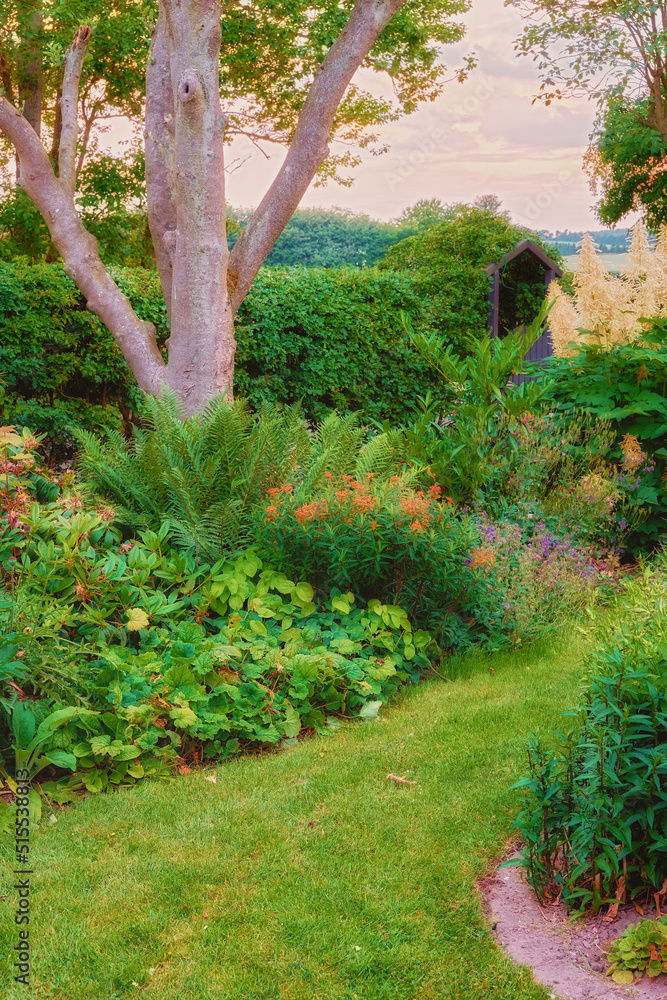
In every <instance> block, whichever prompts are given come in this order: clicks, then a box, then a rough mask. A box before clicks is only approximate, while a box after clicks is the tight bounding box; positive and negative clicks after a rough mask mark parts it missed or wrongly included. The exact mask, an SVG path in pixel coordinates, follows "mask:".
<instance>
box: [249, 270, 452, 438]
mask: <svg viewBox="0 0 667 1000" xmlns="http://www.w3.org/2000/svg"><path fill="white" fill-rule="evenodd" d="M401 312H405V313H406V314H407V315H409V316H410V317H411V320H412V323H413V325H414V327H415V328H416V329H417V330H420V329H422V327H423V322H422V315H423V312H424V302H423V299H422V298H421V297H420V295H419V294H418V293H417V292H416V291H415V289H414V286H413V280H412V278H411V277H410V276H409V275H405V274H402V273H399V272H396V273H392V272H388V271H384V272H383V271H379V270H378V269H377V268H364V269H363V270H357V269H355V268H263V269H262V271H260V273H259V275H258V276H257V278H256V280H255V282H254V284H253V287H252V289H251V290H250V293H249V294H248V297H247V298H246V299H245V301H244V302H243V304H242V306H241V308H240V310H239V313H238V317H237V331H236V337H237V340H238V348H237V353H236V374H235V378H236V391H237V392H238V394H239V395H241V396H244V397H246V398H247V399H248V400H249V401H250V402H252V403H253V405H258V404H259V403H260V402H261V401H264V400H266V401H267V402H272V403H284V404H291V403H295V402H297V401H299V400H301V401H302V405H303V407H304V413H305V415H306V417H307V419H308V420H309V421H311V422H313V421H319V420H322V419H323V418H324V417H325V416H326V415H327V413H328V412H329V411H330V410H333V409H335V410H337V411H338V412H340V413H344V412H347V411H354V412H358V413H359V416H360V419H361V420H362V421H365V422H368V421H369V420H371V419H375V420H385V419H387V420H390V421H392V422H396V421H400V420H403V419H405V417H406V416H407V414H408V413H409V411H410V406H411V402H412V399H413V398H414V396H415V394H416V393H424V392H426V391H428V389H431V390H432V391H433V392H437V384H436V382H435V380H434V379H433V377H432V373H431V372H430V370H429V367H428V365H427V364H425V363H424V361H423V360H422V358H421V357H420V356H419V354H418V352H416V351H415V350H414V348H413V347H412V345H411V344H410V341H409V339H408V337H407V335H406V332H405V330H404V328H403V327H402V325H401V323H400V314H401Z"/></svg>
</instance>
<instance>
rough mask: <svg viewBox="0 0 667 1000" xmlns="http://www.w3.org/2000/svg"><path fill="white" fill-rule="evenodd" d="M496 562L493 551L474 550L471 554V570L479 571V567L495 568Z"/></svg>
mask: <svg viewBox="0 0 667 1000" xmlns="http://www.w3.org/2000/svg"><path fill="white" fill-rule="evenodd" d="M495 562H496V555H495V552H492V551H491V549H473V550H472V551H471V553H470V568H471V569H477V567H478V566H494V565H495Z"/></svg>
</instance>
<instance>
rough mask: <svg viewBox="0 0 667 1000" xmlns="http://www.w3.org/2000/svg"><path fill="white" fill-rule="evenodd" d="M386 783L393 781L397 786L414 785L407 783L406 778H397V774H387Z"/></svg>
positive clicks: (414, 782)
mask: <svg viewBox="0 0 667 1000" xmlns="http://www.w3.org/2000/svg"><path fill="white" fill-rule="evenodd" d="M387 781H395V782H396V784H397V785H416V784H417V782H416V781H408V779H407V778H399V776H398V775H397V774H388V775H387Z"/></svg>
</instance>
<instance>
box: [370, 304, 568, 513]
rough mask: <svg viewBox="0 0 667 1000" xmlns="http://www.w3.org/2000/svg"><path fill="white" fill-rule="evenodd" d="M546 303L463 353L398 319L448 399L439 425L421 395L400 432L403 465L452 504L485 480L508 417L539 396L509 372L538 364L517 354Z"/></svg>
mask: <svg viewBox="0 0 667 1000" xmlns="http://www.w3.org/2000/svg"><path fill="white" fill-rule="evenodd" d="M550 308H551V307H550V305H549V304H548V303H547V302H546V300H545V301H543V303H542V306H541V308H540V310H539V313H538V314H537V316H536V317H535V319H534V320H533V322H532V323H531V324H530V325H529V326H528V327H526V328H525V329H524V330H519V331H516V332H514V333H509V334H508V335H507V336H506V337H505V338H504V339H499V338H492V337H489V336H485V337H481V338H477V337H471V338H469V340H468V347H469V354H468V356H466V357H464V358H461V357H460V356H459V355H458V354H457V353H456V352H455V351H454V349H453V347H452V345H451V344H450V343H448V342H447V341H446V340H445V338H444V337H442V336H440V335H439V334H437V333H431V334H430V335H428V336H426V335H423V334H419V333H415V332H414V331H413V330H412V327H411V325H410V321H409V319H408V317H407V316H405V315H403V316H402V322H403V325H404V327H405V329H406V331H407V333H408V335H409V336H410V339H411V341H412V343H413V344H414V346H415V348H416V349H417V350H418V351H419V353H420V354H421V355H422V357H423V358H424V359H425V360H426V361H427V362H428V364H429V365H430V366H431V368H432V369H433V370H434V372H436V373H437V375H438V376H439V378H440V379H441V381H442V386H443V388H442V391H443V393H444V394H445V397H446V399H447V401H448V402H447V407H448V409H447V412H448V416H447V418H445V421H444V422H443V420H442V416H441V408H440V407H439V406H438V403H437V401H436V400H435V399H434V398H433V397H432V396H430V395H427V396H426V397H423V398H422V399H421V401H420V407H419V409H418V411H417V419H416V420H415V421H414V422H413V423H412V424H411V425H408V426H406V427H404V429H403V442H404V448H405V457H406V459H407V461H408V462H409V463H420V464H422V465H424V466H427V467H429V468H430V469H431V471H432V473H433V475H434V477H435V479H436V481H437V482H438V483H439V484H440V485H441V486H443V487H444V489H445V492H446V493H447V494H448V495H449V496H451V497H452V498H453V499H454V500H456V501H458V502H465V501H469V500H472V499H474V498H475V497H476V496H477V494H478V493H479V491H480V489H481V487H482V486H483V484H484V483H485V482H487V481H488V479H489V473H490V469H491V465H492V463H493V461H494V456H495V454H496V451H497V450H498V448H499V446H500V445H501V444H502V443H503V442H505V441H507V440H508V439H509V436H510V434H511V423H512V420H513V419H516V418H518V417H520V415H521V414H523V413H526V412H527V411H530V410H532V409H533V408H534V407H535V406H537V404H538V403H539V402H540V400H541V399H542V397H543V396H544V395H545V389H544V387H543V386H541V385H539V384H537V383H536V382H524V383H523V384H522V385H520V386H516V385H514V384H513V383H512V381H511V377H512V375H513V374H514V373H518V372H521V371H524V370H526V371H533V370H534V369H535V368H537V367H538V366H536V365H533V366H531V365H529V364H524V361H523V358H524V355H525V354H526V352H527V351H528V350H529V348H530V347H531V346H532V345H533V344H534V343H535V341H536V340H537V338H538V337H539V336H541V334H542V332H543V326H544V322H545V320H546V318H547V315H548V313H549V309H550ZM387 428H388V425H387V424H385V425H384V429H385V430H386V429H387Z"/></svg>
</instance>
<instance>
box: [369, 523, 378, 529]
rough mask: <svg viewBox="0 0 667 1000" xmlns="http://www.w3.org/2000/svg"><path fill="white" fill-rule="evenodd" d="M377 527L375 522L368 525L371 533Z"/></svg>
mask: <svg viewBox="0 0 667 1000" xmlns="http://www.w3.org/2000/svg"><path fill="white" fill-rule="evenodd" d="M377 526H378V523H377V521H371V522H370V523H369V527H370V529H371V531H375V529H376V528H377Z"/></svg>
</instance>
